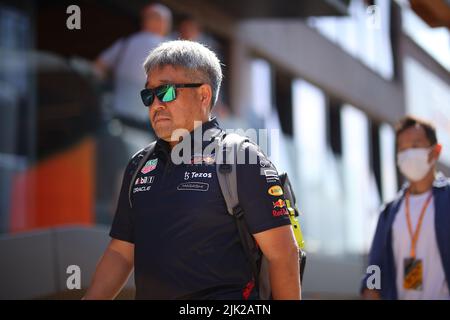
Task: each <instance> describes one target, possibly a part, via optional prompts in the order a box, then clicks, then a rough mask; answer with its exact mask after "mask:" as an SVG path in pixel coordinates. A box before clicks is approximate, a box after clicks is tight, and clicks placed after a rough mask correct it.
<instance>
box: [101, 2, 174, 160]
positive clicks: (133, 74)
mask: <svg viewBox="0 0 450 320" xmlns="http://www.w3.org/2000/svg"><path fill="white" fill-rule="evenodd" d="M171 25H172V13H171V11H170V9H169V8H167V7H166V6H164V5H161V4H157V3H155V4H150V5H147V6H145V7H143V8H142V10H141V30H140V31H139V32H137V33H134V34H132V35H130V36H128V37H126V38H122V39H119V40H117V41H116V42H115V43H114V44H113V45H112V46H111V47H109V48H108V49H106V50H105V51H103V52H102V53H101V54H100V56H99V57H98V58H97V60H96V61H95V64H94V65H95V69H96V71H97V73H98V74H99V75H100V76H101V77H103V78H106V77H108V75H109V76H110V77H112V81H113V83H114V85H113V87H114V92H113V101H112V106H111V109H112V117H113V118H115V119H117V120H119V121H120V123H121V125H122V129H123V135H122V136H123V138H124V139H125V143H126V145H127V147H128V148H127V149H128V154H127V157H129V156H131V155H132V154H134V153H135V152H136V151H137V150H139V149H140V148H141V146H142V143H148V140H149V138H150V137H151V135H150V134H149V132H151V127H150V125H149V123H148V118H147V114H146V112H145V109H143V108H142V102H141V100H140V97H139V91H140V90H141V88H142V84H143V83H144V82H145V80H146V76H145V73H144V72H143V70H142V62H143V61H144V60H145V58H146V56H147V55H148V53H149V52H150V51H151V50H152V49H154V48H155V47H156V46H158V45H159V44H160V43H161V42H163V41H165V40H166V36H167V35H168V33H169V32H170V29H171Z"/></svg>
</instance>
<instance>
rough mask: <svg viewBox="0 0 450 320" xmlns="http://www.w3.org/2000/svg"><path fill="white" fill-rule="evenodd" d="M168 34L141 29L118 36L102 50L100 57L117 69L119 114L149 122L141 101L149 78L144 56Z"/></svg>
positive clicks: (116, 108) (115, 97) (116, 82)
mask: <svg viewBox="0 0 450 320" xmlns="http://www.w3.org/2000/svg"><path fill="white" fill-rule="evenodd" d="M164 40H165V38H163V37H160V36H158V35H155V34H153V33H150V32H144V31H141V32H138V33H135V34H133V35H131V36H129V37H126V38H123V39H119V40H118V41H116V42H115V43H114V44H113V45H112V46H111V47H109V48H108V49H106V50H105V51H104V52H102V53H101V55H100V59H101V60H102V61H103V62H104V63H105V64H106V65H107V66H108V67H109V68H111V69H112V70H114V71H113V72H114V74H115V79H114V90H115V91H114V100H113V110H114V113H115V114H116V115H121V116H125V117H128V118H132V119H134V120H137V121H141V122H148V121H149V120H148V109H147V108H146V107H145V106H144V104H143V103H142V100H141V97H140V92H141V90H142V89H144V84H145V81H146V79H147V77H146V74H145V71H144V67H143V66H142V65H143V63H144V61H145V59H146V58H147V56H148V54H149V53H150V51H151V50H152V49H154V48H155V47H156V46H158V45H159V44H160V43H161V42H163V41H164Z"/></svg>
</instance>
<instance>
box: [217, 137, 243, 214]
mask: <svg viewBox="0 0 450 320" xmlns="http://www.w3.org/2000/svg"><path fill="white" fill-rule="evenodd" d="M246 141H249V140H248V138H246V137H243V136H240V135H238V134H235V133H230V134H226V135H225V136H224V137H223V138H222V139H221V141H220V142H219V148H218V150H219V158H218V159H217V166H216V171H217V178H218V180H219V184H220V188H221V190H222V194H223V197H224V198H225V203H226V205H227V210H228V213H229V214H230V215H232V216H233V215H235V213H236V212H235V211H236V210H237V207H238V206H239V199H238V193H237V175H236V160H237V152H239V150H240V148H241V146H242V144H243V143H244V142H246Z"/></svg>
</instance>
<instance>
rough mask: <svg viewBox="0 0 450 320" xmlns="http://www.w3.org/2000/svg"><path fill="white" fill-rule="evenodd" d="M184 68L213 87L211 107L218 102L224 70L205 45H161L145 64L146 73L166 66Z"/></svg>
mask: <svg viewBox="0 0 450 320" xmlns="http://www.w3.org/2000/svg"><path fill="white" fill-rule="evenodd" d="M167 65H169V66H173V67H182V68H184V69H186V70H187V71H188V72H192V74H193V77H196V78H200V79H198V80H200V81H202V82H204V83H207V84H209V85H210V86H211V90H212V102H211V107H212V106H214V105H215V104H216V102H217V98H218V96H219V90H220V85H221V83H222V77H223V75H222V68H221V66H220V61H219V59H218V58H217V56H216V54H215V53H214V52H213V51H211V50H210V49H208V48H207V47H205V46H204V45H202V44H200V43H198V42H194V41H188V40H174V41H167V42H163V43H161V44H160V45H159V46H158V47H156V48H155V49H153V50H152V51H151V52H150V54H149V55H148V57H147V58H146V59H145V62H144V69H145V73H146V74H147V75H148V74H149V73H150V72H151V71H152V70H154V69H156V68H160V67H164V66H167Z"/></svg>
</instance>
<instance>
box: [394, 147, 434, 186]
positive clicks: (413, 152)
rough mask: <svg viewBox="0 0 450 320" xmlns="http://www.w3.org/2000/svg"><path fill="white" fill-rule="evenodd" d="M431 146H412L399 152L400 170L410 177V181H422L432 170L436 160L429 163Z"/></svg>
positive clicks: (398, 162)
mask: <svg viewBox="0 0 450 320" xmlns="http://www.w3.org/2000/svg"><path fill="white" fill-rule="evenodd" d="M430 150H431V149H430V148H411V149H406V150H405V151H402V152H399V153H398V154H397V164H398V166H399V169H400V172H401V173H402V174H403V175H404V176H405V177H406V178H408V180H409V181H413V182H415V181H420V180H422V179H423V178H424V177H425V176H426V175H427V173H428V172H429V171H430V169H431V167H432V166H433V165H434V163H435V162H436V161H435V160H433V161H431V162H430V163H428V155H429V154H430Z"/></svg>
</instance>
